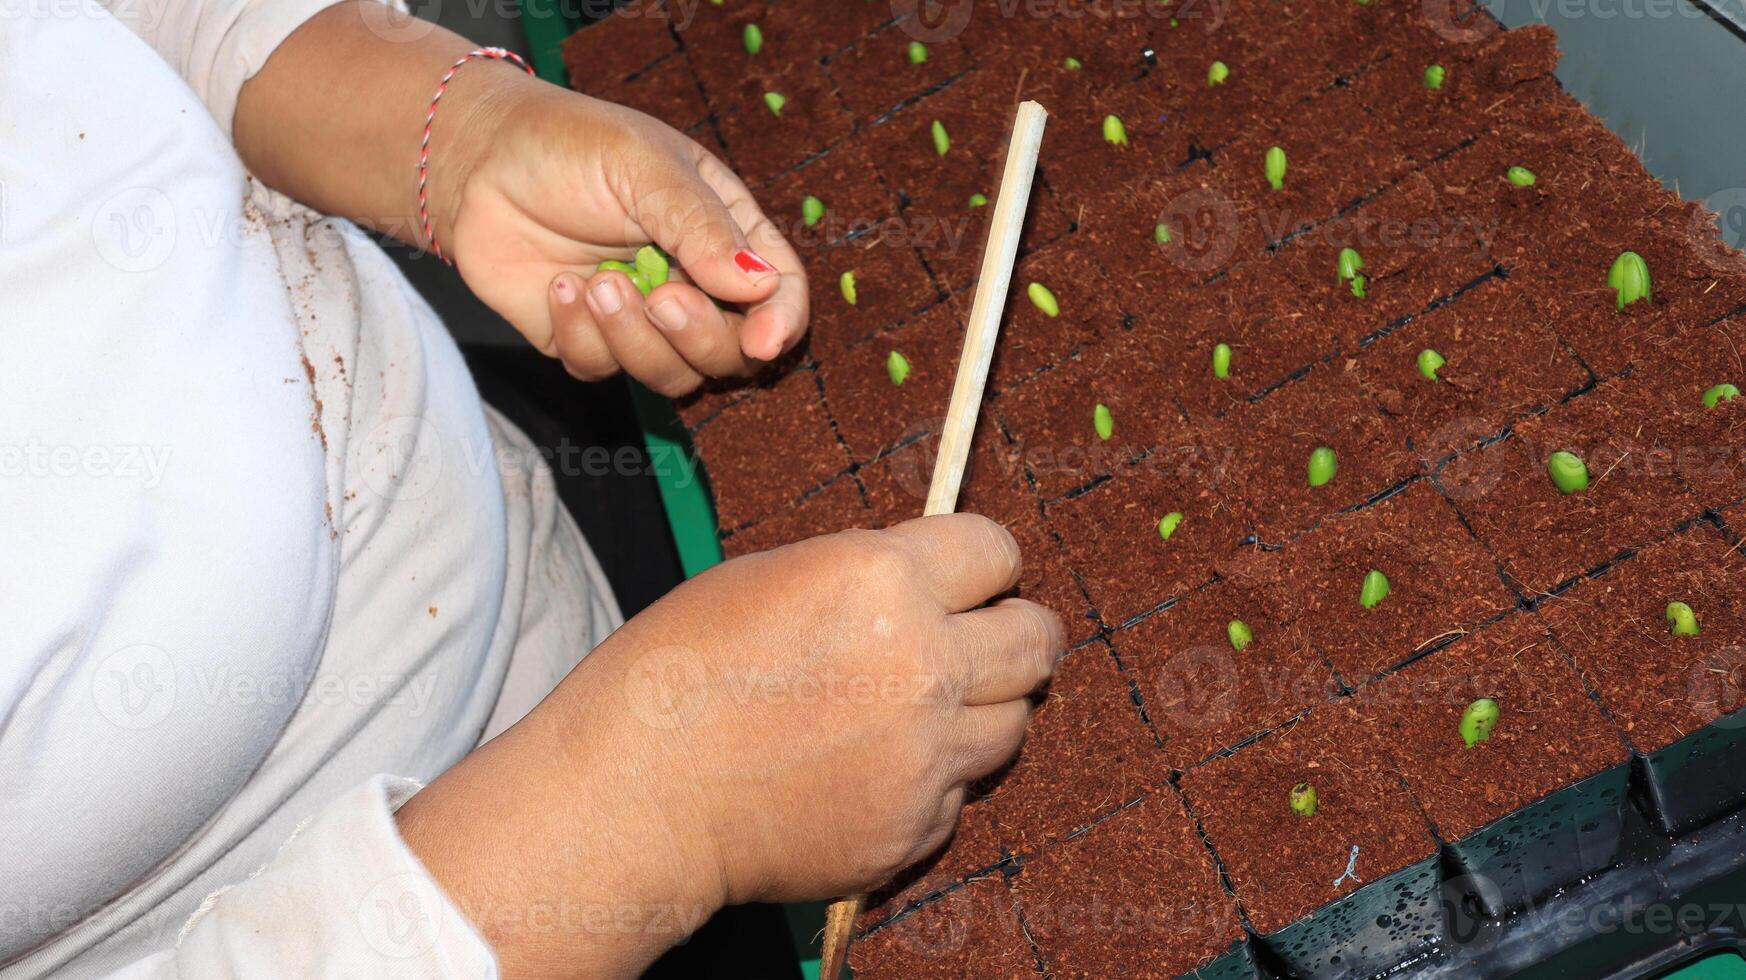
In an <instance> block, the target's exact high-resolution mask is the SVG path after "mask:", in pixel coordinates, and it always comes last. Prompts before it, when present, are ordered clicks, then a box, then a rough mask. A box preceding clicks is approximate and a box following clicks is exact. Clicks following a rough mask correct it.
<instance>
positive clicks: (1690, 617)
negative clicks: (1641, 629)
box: [1667, 602, 1703, 636]
mask: <svg viewBox="0 0 1746 980" xmlns="http://www.w3.org/2000/svg"><path fill="white" fill-rule="evenodd" d="M1667 628H1668V629H1669V630H1672V631H1673V635H1674V636H1696V635H1698V634H1699V633H1701V632H1703V628H1702V627H1700V626H1699V625H1698V621H1697V613H1695V612H1693V611H1692V608H1691V607H1690V606H1688V605H1686V604H1685V603H1683V602H1670V603H1668V604H1667Z"/></svg>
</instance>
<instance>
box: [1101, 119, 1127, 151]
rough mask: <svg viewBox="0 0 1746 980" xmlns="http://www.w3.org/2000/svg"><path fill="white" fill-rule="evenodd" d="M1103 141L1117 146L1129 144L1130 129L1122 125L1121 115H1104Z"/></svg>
mask: <svg viewBox="0 0 1746 980" xmlns="http://www.w3.org/2000/svg"><path fill="white" fill-rule="evenodd" d="M1103 141H1104V142H1105V143H1113V144H1114V145H1116V146H1127V145H1128V129H1127V127H1126V126H1123V125H1122V120H1121V117H1120V116H1104V117H1103Z"/></svg>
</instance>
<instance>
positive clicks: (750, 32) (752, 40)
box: [740, 24, 764, 54]
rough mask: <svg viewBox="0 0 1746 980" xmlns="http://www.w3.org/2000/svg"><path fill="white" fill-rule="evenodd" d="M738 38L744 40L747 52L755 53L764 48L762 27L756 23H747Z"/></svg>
mask: <svg viewBox="0 0 1746 980" xmlns="http://www.w3.org/2000/svg"><path fill="white" fill-rule="evenodd" d="M740 40H741V41H744V42H745V45H746V53H747V54H757V53H758V52H760V51H762V50H764V29H763V28H761V27H759V26H758V25H757V24H747V25H746V29H745V30H744V31H743V32H741V34H740Z"/></svg>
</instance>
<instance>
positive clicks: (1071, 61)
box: [1061, 58, 1085, 71]
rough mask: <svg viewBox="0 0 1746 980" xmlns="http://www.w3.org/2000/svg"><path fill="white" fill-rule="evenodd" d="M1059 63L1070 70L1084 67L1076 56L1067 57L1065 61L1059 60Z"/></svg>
mask: <svg viewBox="0 0 1746 980" xmlns="http://www.w3.org/2000/svg"><path fill="white" fill-rule="evenodd" d="M1061 64H1062V65H1063V66H1065V67H1066V68H1068V69H1069V70H1072V71H1078V70H1079V69H1081V68H1084V67H1085V65H1084V63H1083V62H1081V61H1080V60H1079V59H1078V58H1068V59H1067V60H1066V61H1063V62H1061Z"/></svg>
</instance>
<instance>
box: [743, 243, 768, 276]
mask: <svg viewBox="0 0 1746 980" xmlns="http://www.w3.org/2000/svg"><path fill="white" fill-rule="evenodd" d="M734 265H737V266H739V267H740V271H741V272H744V273H745V274H746V275H749V276H752V277H754V278H756V277H762V276H767V275H769V274H770V273H772V272H775V271H776V267H775V266H773V265H771V264H770V263H768V262H766V261H764V259H763V257H762V256H760V255H759V254H758V253H757V252H754V251H752V250H751V249H749V248H742V249H740V250H739V251H738V252H735V253H734Z"/></svg>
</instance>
